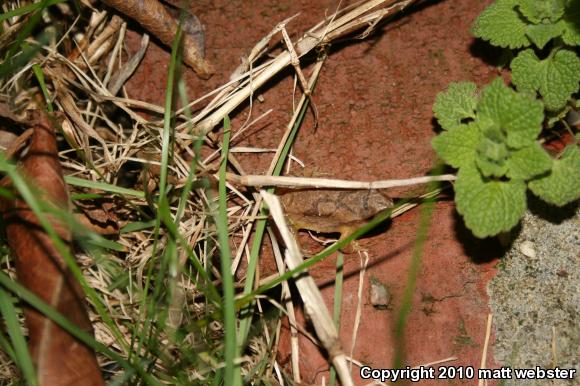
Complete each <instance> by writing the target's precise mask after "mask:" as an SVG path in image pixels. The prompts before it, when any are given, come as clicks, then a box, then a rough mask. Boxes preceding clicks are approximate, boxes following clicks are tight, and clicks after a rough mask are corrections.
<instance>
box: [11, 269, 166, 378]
mask: <svg viewBox="0 0 580 386" xmlns="http://www.w3.org/2000/svg"><path fill="white" fill-rule="evenodd" d="M0 285H2V286H3V287H4V288H6V289H7V290H9V291H10V292H12V293H13V294H14V295H16V296H17V297H19V298H20V299H22V300H23V301H25V302H26V303H28V304H29V305H31V306H32V307H34V308H35V309H37V310H38V311H39V312H41V313H42V314H44V315H45V316H47V317H48V318H50V319H51V320H52V321H53V322H55V323H56V324H58V325H59V326H60V327H62V328H63V329H65V330H66V331H67V332H68V333H70V334H71V335H72V336H74V337H75V338H77V339H78V340H80V341H81V342H83V343H84V344H86V345H87V346H89V347H91V348H92V349H93V350H95V351H98V352H100V353H102V354H104V355H106V356H107V357H109V358H111V359H112V360H114V361H116V362H118V363H119V364H120V365H121V366H123V367H124V368H126V369H132V370H136V371H137V372H138V373H139V375H140V376H141V377H143V379H144V380H146V381H147V382H149V384H152V385H161V384H160V383H159V382H157V381H156V380H155V379H154V378H153V377H151V376H150V375H149V374H147V373H146V372H143V371H140V370H142V369H141V368H140V367H139V366H133V365H131V363H129V362H128V361H126V360H125V359H124V358H123V357H122V356H120V355H119V354H117V353H116V352H114V351H112V350H111V349H109V348H108V347H107V346H105V345H104V344H102V343H99V342H97V341H96V340H95V338H94V337H93V336H92V335H91V334H89V333H87V332H86V331H84V330H82V329H81V328H79V327H78V326H77V325H75V324H74V323H72V322H71V321H69V320H68V319H67V318H66V317H64V316H63V315H62V314H61V313H59V312H58V311H57V310H55V309H54V308H53V307H51V306H50V305H48V304H46V303H45V302H44V301H43V300H42V299H40V298H39V297H38V296H36V295H35V294H34V293H32V292H31V291H30V290H28V289H27V288H25V287H24V286H22V285H21V284H19V283H17V282H15V281H13V280H12V279H11V278H10V277H9V276H8V275H6V274H5V273H4V272H1V271H0Z"/></svg>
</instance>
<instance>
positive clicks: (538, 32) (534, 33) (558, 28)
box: [526, 21, 565, 49]
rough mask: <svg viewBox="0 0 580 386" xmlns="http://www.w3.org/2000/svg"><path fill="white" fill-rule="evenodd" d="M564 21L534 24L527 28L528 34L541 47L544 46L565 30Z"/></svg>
mask: <svg viewBox="0 0 580 386" xmlns="http://www.w3.org/2000/svg"><path fill="white" fill-rule="evenodd" d="M564 27H565V26H564V22H563V21H559V22H557V23H556V24H534V25H529V26H528V27H527V28H526V35H528V37H529V38H530V40H531V41H532V43H534V44H535V45H536V46H537V47H538V48H539V49H542V48H544V46H545V45H546V44H548V42H549V41H550V40H552V39H553V38H555V37H558V36H560V35H562V33H563V32H564Z"/></svg>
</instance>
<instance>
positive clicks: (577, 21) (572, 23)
mask: <svg viewBox="0 0 580 386" xmlns="http://www.w3.org/2000/svg"><path fill="white" fill-rule="evenodd" d="M562 21H563V22H564V34H563V35H562V39H563V40H564V43H566V44H569V45H571V46H580V0H571V1H570V2H569V4H568V6H567V7H566V13H565V14H564V17H563V18H562Z"/></svg>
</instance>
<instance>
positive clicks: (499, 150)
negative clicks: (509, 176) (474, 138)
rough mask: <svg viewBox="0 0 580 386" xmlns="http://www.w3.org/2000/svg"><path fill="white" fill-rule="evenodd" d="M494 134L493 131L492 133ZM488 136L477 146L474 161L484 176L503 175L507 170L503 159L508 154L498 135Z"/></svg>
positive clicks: (505, 158) (503, 142)
mask: <svg viewBox="0 0 580 386" xmlns="http://www.w3.org/2000/svg"><path fill="white" fill-rule="evenodd" d="M486 134H487V133H486ZM492 134H495V133H492ZM493 137H495V138H489V137H488V136H487V135H486V136H485V138H484V139H483V140H482V141H481V142H480V144H479V146H478V148H477V155H476V157H475V163H476V165H477V167H478V169H479V171H480V172H481V174H483V175H484V176H485V177H498V178H499V177H503V176H504V175H505V174H506V172H507V165H506V163H505V161H506V160H507V157H508V155H509V151H508V148H507V146H506V145H505V141H502V140H501V139H500V136H495V135H494V136H493Z"/></svg>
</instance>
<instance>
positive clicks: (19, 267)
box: [0, 114, 104, 386]
mask: <svg viewBox="0 0 580 386" xmlns="http://www.w3.org/2000/svg"><path fill="white" fill-rule="evenodd" d="M37 115H38V116H39V119H38V120H33V122H34V125H33V126H32V135H31V136H30V140H29V144H28V147H27V150H26V152H25V154H24V155H23V156H22V158H21V160H20V162H19V165H20V166H19V169H20V172H21V173H22V175H24V176H25V177H26V179H27V181H28V183H29V185H30V186H32V187H34V188H35V189H37V190H38V191H39V192H40V193H41V194H42V197H41V199H42V201H43V202H50V203H52V204H54V205H56V206H57V207H59V208H62V209H65V210H68V194H67V189H66V185H65V182H64V179H63V175H62V169H61V166H60V163H59V160H58V155H57V146H56V139H55V134H54V130H53V128H52V125H51V124H50V122H49V120H48V117H46V116H44V115H42V116H40V114H37ZM3 183H4V184H5V185H8V184H9V183H10V182H9V181H6V180H3ZM0 204H1V205H0V208H2V209H3V212H4V213H3V217H4V221H5V223H6V233H7V238H8V243H9V244H10V247H11V248H12V250H13V253H14V255H15V257H16V273H17V276H18V280H19V281H20V282H21V283H22V284H23V285H24V286H25V287H27V288H28V289H29V290H31V291H32V292H33V293H35V294H36V295H37V296H39V297H40V298H41V299H42V300H43V301H44V302H46V303H47V304H49V305H50V306H52V307H53V308H54V309H56V310H57V311H58V312H59V313H61V314H62V315H64V316H65V317H66V318H68V319H69V320H70V321H71V322H72V323H74V324H75V325H77V326H79V327H80V328H81V329H83V330H85V331H87V332H92V326H91V323H90V320H89V318H88V315H87V312H86V310H85V307H84V304H83V301H84V296H83V292H82V289H81V288H80V285H79V283H78V282H77V281H76V280H75V278H74V277H73V275H72V273H71V272H70V270H69V268H68V266H67V264H66V263H65V261H64V260H63V258H62V256H61V255H60V254H59V252H58V251H57V249H56V248H55V246H54V244H53V242H52V241H51V239H50V237H49V236H48V235H47V234H46V232H45V231H44V229H43V228H42V226H41V225H40V222H39V220H38V218H37V217H36V215H35V214H34V213H33V211H32V210H31V209H30V208H29V207H28V205H27V204H26V203H25V202H24V201H23V200H21V199H15V200H12V201H10V202H8V201H7V200H6V199H4V200H3V202H1V203H0ZM48 218H49V220H50V222H51V224H52V226H53V227H54V229H55V231H56V232H57V233H58V235H59V237H60V238H61V239H62V240H63V241H65V242H66V243H68V244H70V241H71V234H70V230H69V229H67V228H66V227H65V226H64V225H63V224H62V223H60V222H59V221H58V220H56V219H55V218H53V217H50V216H49V217H48ZM24 315H25V319H26V325H27V327H28V331H29V332H28V335H29V350H30V353H31V356H32V360H33V363H34V365H35V366H36V370H37V375H38V379H39V383H40V384H41V385H50V386H59V385H103V384H104V381H103V378H102V374H101V371H100V369H99V365H98V363H97V360H96V357H95V353H94V352H93V351H92V349H91V348H89V347H88V346H86V345H84V344H83V343H81V342H80V341H78V340H77V339H76V338H75V337H73V336H72V335H70V334H69V333H68V332H66V331H65V330H64V329H62V328H61V327H59V326H58V325H57V324H56V323H54V322H52V321H51V320H50V319H49V318H47V317H46V316H44V315H43V314H41V313H39V312H38V311H36V310H35V309H32V308H30V307H26V308H25V309H24Z"/></svg>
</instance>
